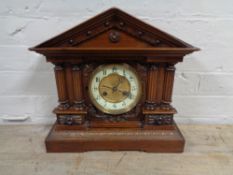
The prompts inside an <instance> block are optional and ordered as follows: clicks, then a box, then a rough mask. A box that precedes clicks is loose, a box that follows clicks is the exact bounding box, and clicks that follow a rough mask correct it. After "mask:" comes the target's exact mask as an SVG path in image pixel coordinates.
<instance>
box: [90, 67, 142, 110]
mask: <svg viewBox="0 0 233 175" xmlns="http://www.w3.org/2000/svg"><path fill="white" fill-rule="evenodd" d="M89 96H90V99H91V101H92V102H93V104H94V105H95V106H96V108H98V109H99V110H101V111H102V112H105V113H108V114H122V113H124V112H128V111H130V110H131V109H132V108H133V107H135V106H136V104H137V103H138V101H139V99H140V96H141V84H140V82H139V78H138V75H137V73H136V71H135V70H134V69H133V68H132V67H130V66H129V65H126V64H109V65H102V66H99V67H98V68H97V69H96V70H95V71H94V72H93V73H92V76H91V78H90V82H89Z"/></svg>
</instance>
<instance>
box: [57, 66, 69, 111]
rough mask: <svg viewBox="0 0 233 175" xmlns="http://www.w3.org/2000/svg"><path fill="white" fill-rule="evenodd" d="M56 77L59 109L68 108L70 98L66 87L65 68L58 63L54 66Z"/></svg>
mask: <svg viewBox="0 0 233 175" xmlns="http://www.w3.org/2000/svg"><path fill="white" fill-rule="evenodd" d="M54 72H55V78H56V83H57V93H58V102H59V106H58V108H59V109H67V108H68V107H69V100H68V94H67V88H66V79H65V69H64V67H63V66H61V65H56V66H55V68H54Z"/></svg>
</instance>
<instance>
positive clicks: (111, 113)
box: [30, 8, 199, 152]
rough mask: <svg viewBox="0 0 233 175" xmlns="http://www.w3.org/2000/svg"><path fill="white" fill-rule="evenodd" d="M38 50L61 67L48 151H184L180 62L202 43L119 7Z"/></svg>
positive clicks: (58, 68) (47, 143) (75, 28)
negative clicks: (176, 87)
mask: <svg viewBox="0 0 233 175" xmlns="http://www.w3.org/2000/svg"><path fill="white" fill-rule="evenodd" d="M30 50H32V51H35V52H37V53H40V54H43V55H44V56H45V57H46V60H47V61H48V62H51V63H52V64H53V65H54V72H55V78H56V85H57V93H58V102H59V105H58V106H57V107H56V108H55V109H54V111H53V112H54V113H55V114H56V117H57V120H56V123H55V124H54V126H53V128H52V129H51V131H50V133H49V135H48V136H47V138H46V141H45V143H46V148H47V151H48V152H84V151H93V150H113V151H117V150H138V151H146V152H182V151H183V148H184V143H185V141H184V137H183V136H182V134H181V132H180V131H179V129H178V127H177V125H176V123H175V121H174V120H173V115H174V114H175V113H176V109H175V108H174V107H173V106H172V105H171V102H172V89H173V82H174V74H175V64H176V63H178V62H182V61H183V57H184V56H185V55H187V54H189V53H192V52H194V51H197V50H199V49H198V48H195V47H193V46H191V45H190V44H187V43H185V42H183V41H181V40H179V39H177V38H175V37H173V36H171V35H169V34H167V33H165V32H163V31H161V30H159V29H157V28H155V27H152V26H150V25H148V24H146V23H144V22H142V21H140V20H138V19H136V18H135V17H133V16H131V15H129V14H127V13H125V12H123V11H121V10H119V9H116V8H112V9H109V10H107V11H105V12H103V13H101V14H99V15H97V16H95V17H94V18H91V19H90V20H88V21H86V22H84V23H82V24H80V25H78V26H76V27H74V28H72V29H70V30H68V31H66V32H64V33H62V34H60V35H58V36H56V37H54V38H52V39H50V40H48V41H45V42H43V43H42V44H39V45H37V46H35V47H33V48H30Z"/></svg>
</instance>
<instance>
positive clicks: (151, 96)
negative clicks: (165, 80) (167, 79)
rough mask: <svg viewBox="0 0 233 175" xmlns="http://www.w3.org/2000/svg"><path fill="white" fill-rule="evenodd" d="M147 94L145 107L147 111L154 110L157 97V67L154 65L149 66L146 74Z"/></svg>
mask: <svg viewBox="0 0 233 175" xmlns="http://www.w3.org/2000/svg"><path fill="white" fill-rule="evenodd" d="M147 77H148V78H147V94H146V104H145V107H146V109H148V110H154V109H155V108H156V98H157V97H156V96H157V86H156V83H157V80H158V67H157V66H156V65H154V64H153V65H150V66H149V68H148V74H147Z"/></svg>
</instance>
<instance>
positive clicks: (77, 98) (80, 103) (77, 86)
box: [72, 65, 84, 110]
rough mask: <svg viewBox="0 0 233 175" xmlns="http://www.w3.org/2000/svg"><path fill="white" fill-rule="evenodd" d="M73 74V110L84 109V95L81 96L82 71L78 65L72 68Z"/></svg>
mask: <svg viewBox="0 0 233 175" xmlns="http://www.w3.org/2000/svg"><path fill="white" fill-rule="evenodd" d="M72 74H73V90H74V108H75V109H78V110H80V109H83V108H84V95H83V81H82V69H81V67H80V66H79V65H75V66H73V68H72Z"/></svg>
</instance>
